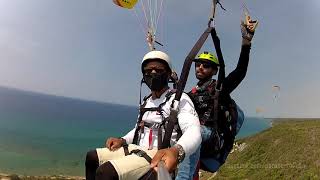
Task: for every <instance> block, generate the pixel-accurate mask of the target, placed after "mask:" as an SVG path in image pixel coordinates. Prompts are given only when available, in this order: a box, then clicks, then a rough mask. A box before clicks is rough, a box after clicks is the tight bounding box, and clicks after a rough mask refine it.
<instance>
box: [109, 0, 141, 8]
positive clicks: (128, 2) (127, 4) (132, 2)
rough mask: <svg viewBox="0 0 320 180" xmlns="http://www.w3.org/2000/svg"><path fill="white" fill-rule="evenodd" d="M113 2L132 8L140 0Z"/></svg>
mask: <svg viewBox="0 0 320 180" xmlns="http://www.w3.org/2000/svg"><path fill="white" fill-rule="evenodd" d="M113 2H114V3H115V4H116V5H118V6H120V7H123V8H127V9H132V8H133V7H134V6H135V5H136V4H137V2H138V0H113Z"/></svg>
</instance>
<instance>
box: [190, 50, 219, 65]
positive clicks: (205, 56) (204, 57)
mask: <svg viewBox="0 0 320 180" xmlns="http://www.w3.org/2000/svg"><path fill="white" fill-rule="evenodd" d="M194 61H195V62H199V61H207V62H210V63H214V64H215V65H217V66H219V60H218V58H217V57H216V56H215V55H214V54H211V53H209V52H206V51H205V52H203V53H201V54H199V55H198V57H197V59H195V60H194Z"/></svg>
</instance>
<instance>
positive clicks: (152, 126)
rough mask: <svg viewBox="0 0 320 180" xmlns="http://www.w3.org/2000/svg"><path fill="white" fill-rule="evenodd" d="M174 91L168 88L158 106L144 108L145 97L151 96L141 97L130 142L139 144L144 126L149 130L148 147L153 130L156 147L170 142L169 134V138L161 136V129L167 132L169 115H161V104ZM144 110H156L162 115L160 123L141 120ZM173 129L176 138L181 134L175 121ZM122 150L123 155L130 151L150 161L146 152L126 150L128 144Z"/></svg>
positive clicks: (128, 153)
mask: <svg viewBox="0 0 320 180" xmlns="http://www.w3.org/2000/svg"><path fill="white" fill-rule="evenodd" d="M174 93H175V90H170V91H169V92H168V93H167V94H166V95H165V101H164V102H162V103H161V104H160V105H159V106H158V107H152V108H146V107H145V106H146V104H147V99H149V98H150V97H151V94H150V95H148V96H146V97H144V98H143V103H142V104H141V103H140V107H139V117H138V120H137V124H136V129H135V133H134V137H133V142H132V144H139V142H140V139H141V135H142V134H143V133H144V128H145V127H147V128H149V130H150V132H149V149H152V141H153V139H152V136H153V131H157V132H158V149H162V147H163V146H164V145H163V143H164V142H170V140H171V136H170V138H169V139H168V138H165V137H164V138H163V130H164V132H167V124H168V122H169V121H170V116H168V117H167V118H165V117H164V115H163V109H162V108H163V106H164V105H165V104H166V103H167V102H168V101H169V100H170V98H171V96H172V95H173V94H174ZM146 112H157V113H159V114H160V116H161V117H162V121H161V122H160V123H148V122H145V121H143V120H142V117H143V115H144V114H145V113H146ZM174 129H175V131H176V132H177V140H178V139H179V138H180V137H181V135H182V131H181V129H180V127H179V124H178V123H177V124H176V125H175V127H174ZM124 151H125V155H130V154H132V153H134V154H136V155H138V156H140V157H143V158H145V159H146V160H147V161H148V162H149V163H151V158H150V157H149V156H148V155H147V153H146V152H144V151H142V150H139V149H135V150H132V151H131V152H129V151H128V146H126V145H125V146H124Z"/></svg>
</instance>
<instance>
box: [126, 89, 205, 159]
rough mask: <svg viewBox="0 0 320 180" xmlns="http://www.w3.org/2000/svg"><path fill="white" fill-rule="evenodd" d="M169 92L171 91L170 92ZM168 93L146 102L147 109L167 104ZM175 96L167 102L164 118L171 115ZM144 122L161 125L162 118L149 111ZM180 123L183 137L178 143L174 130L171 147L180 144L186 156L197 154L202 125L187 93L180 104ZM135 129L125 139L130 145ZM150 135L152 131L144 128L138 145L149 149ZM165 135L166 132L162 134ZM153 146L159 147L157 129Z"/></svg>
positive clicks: (154, 131) (143, 118)
mask: <svg viewBox="0 0 320 180" xmlns="http://www.w3.org/2000/svg"><path fill="white" fill-rule="evenodd" d="M168 91H169V90H168ZM168 91H166V92H164V93H163V94H162V95H161V97H160V98H157V99H154V100H153V99H152V97H150V98H148V99H147V100H146V106H145V108H151V107H158V106H159V105H160V104H161V103H163V102H165V100H166V97H165V96H166V94H167V93H168ZM174 97H175V94H173V95H172V96H171V98H170V100H169V101H167V102H166V103H165V104H164V105H163V106H162V110H163V116H164V117H165V118H167V117H168V116H169V115H170V106H171V104H172V101H173V100H174ZM142 121H144V122H147V123H161V122H162V117H161V115H160V114H159V112H156V111H147V112H145V114H144V115H143V117H142ZM178 123H179V126H180V128H181V131H182V136H181V137H180V139H179V140H178V142H177V141H176V137H177V132H176V130H175V129H174V131H173V133H172V136H171V142H170V144H171V145H174V144H176V143H177V144H180V145H181V146H182V147H183V149H184V151H185V154H186V156H187V155H190V154H192V153H193V152H195V150H196V149H197V148H198V146H199V145H200V144H201V134H200V123H199V118H198V115H197V113H196V111H195V108H194V105H193V103H192V101H191V99H190V98H189V96H188V95H186V94H185V93H183V94H182V96H181V98H180V104H179V112H178ZM134 132H135V128H134V129H132V130H131V131H130V132H129V133H128V134H127V135H125V136H124V137H123V138H124V139H125V140H126V142H127V143H128V144H130V143H132V141H133V137H134ZM149 134H150V129H149V128H148V127H144V133H143V134H141V139H140V141H139V142H138V145H140V146H143V147H147V148H148V147H149ZM162 134H163V135H164V132H163V133H162ZM151 146H152V147H153V148H157V146H158V131H157V129H153V132H152V142H151Z"/></svg>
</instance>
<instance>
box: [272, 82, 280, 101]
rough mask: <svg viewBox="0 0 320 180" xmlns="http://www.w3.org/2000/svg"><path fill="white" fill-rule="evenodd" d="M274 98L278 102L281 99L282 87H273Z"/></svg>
mask: <svg viewBox="0 0 320 180" xmlns="http://www.w3.org/2000/svg"><path fill="white" fill-rule="evenodd" d="M272 97H273V100H274V101H277V100H278V99H279V97H280V86H276V85H274V86H272Z"/></svg>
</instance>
